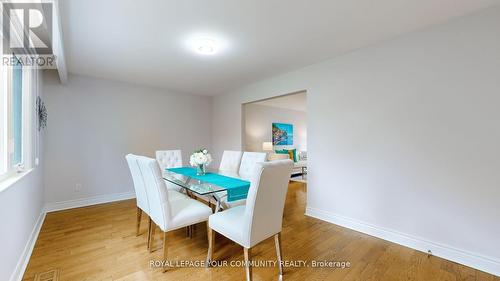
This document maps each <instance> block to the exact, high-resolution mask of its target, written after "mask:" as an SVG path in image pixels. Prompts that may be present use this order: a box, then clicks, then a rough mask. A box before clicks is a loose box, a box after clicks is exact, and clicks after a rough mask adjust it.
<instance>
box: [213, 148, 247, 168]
mask: <svg viewBox="0 0 500 281" xmlns="http://www.w3.org/2000/svg"><path fill="white" fill-rule="evenodd" d="M242 154H243V153H242V152H241V151H232V150H224V153H223V154H222V160H221V162H220V166H219V171H221V172H229V173H237V172H238V168H239V167H240V162H241V155H242Z"/></svg>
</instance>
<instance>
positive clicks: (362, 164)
mask: <svg viewBox="0 0 500 281" xmlns="http://www.w3.org/2000/svg"><path fill="white" fill-rule="evenodd" d="M498 26H500V8H494V9H493V8H492V9H489V10H486V11H482V12H480V13H477V14H473V15H471V16H467V17H464V18H460V19H456V20H454V21H452V22H448V23H445V24H443V25H440V26H436V27H433V28H430V29H427V30H423V31H420V32H415V33H411V34H408V35H405V36H401V37H399V38H397V39H395V40H392V41H390V42H385V43H383V44H379V45H376V46H372V47H370V48H365V49H362V50H359V51H356V52H352V53H349V54H347V55H344V56H342V57H339V58H336V59H333V60H330V61H327V62H324V63H320V64H316V65H313V66H310V67H307V68H304V69H301V70H298V71H294V72H291V73H288V74H284V75H282V76H278V77H274V78H272V79H269V80H265V81H261V82H259V83H255V84H252V85H249V86H247V87H243V88H241V89H239V90H236V91H233V92H231V93H228V94H226V95H223V96H218V97H217V98H215V100H214V104H213V106H214V109H213V114H214V117H213V124H212V127H213V134H212V136H213V141H212V142H213V146H214V149H215V151H216V154H220V152H221V151H222V150H223V149H238V148H240V147H241V143H242V133H241V129H242V122H241V116H242V115H241V104H242V103H245V102H251V101H255V100H260V99H263V98H269V97H272V96H277V95H282V94H286V93H291V92H296V91H300V90H307V93H308V117H307V118H308V157H309V158H308V160H309V175H308V206H307V207H308V210H307V212H308V213H309V214H311V215H314V216H316V217H320V218H322V219H325V220H329V221H332V222H335V223H338V224H342V225H345V226H348V227H351V228H354V229H358V230H361V231H364V232H367V233H370V234H372V235H376V236H379V237H382V238H384V239H388V240H391V241H395V242H398V243H401V244H404V245H408V246H410V247H413V248H416V249H419V250H423V251H425V250H427V249H431V250H432V251H433V252H434V254H435V255H438V256H442V257H445V258H448V259H451V260H455V261H457V262H460V263H464V264H468V265H471V266H473V267H476V268H479V269H482V270H485V271H489V272H491V273H496V274H497V275H500V243H498V237H500V224H499V218H500V207H499V206H500V205H499V201H498V198H500V188H499V186H500V173H499V172H498V171H500V149H499V143H500V126H499V124H500V110H499V104H500V95H499V93H500V78H499V77H500V36H498V28H496V27H498Z"/></svg>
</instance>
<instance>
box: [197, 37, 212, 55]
mask: <svg viewBox="0 0 500 281" xmlns="http://www.w3.org/2000/svg"><path fill="white" fill-rule="evenodd" d="M195 51H196V52H198V53H199V54H201V55H213V54H215V53H216V52H217V42H216V41H215V40H213V39H209V38H201V39H199V40H198V42H197V43H196V44H195Z"/></svg>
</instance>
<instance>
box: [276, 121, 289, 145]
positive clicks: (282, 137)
mask: <svg viewBox="0 0 500 281" xmlns="http://www.w3.org/2000/svg"><path fill="white" fill-rule="evenodd" d="M292 144H293V125H292V124H284V123H273V145H292Z"/></svg>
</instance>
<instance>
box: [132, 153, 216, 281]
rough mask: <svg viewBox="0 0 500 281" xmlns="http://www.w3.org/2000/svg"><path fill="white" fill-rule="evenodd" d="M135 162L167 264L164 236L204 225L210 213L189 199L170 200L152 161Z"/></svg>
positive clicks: (156, 167)
mask: <svg viewBox="0 0 500 281" xmlns="http://www.w3.org/2000/svg"><path fill="white" fill-rule="evenodd" d="M138 162H139V168H140V170H141V172H142V175H143V177H144V183H145V186H146V190H147V191H148V192H147V196H148V202H149V207H150V218H151V219H152V220H153V222H154V223H155V224H156V225H157V226H158V227H159V228H160V229H161V230H162V231H163V259H164V260H166V259H167V249H168V247H167V245H168V244H167V232H168V231H172V230H176V229H179V228H182V227H186V226H190V225H194V224H197V223H200V222H204V221H206V220H207V219H208V216H210V214H212V210H211V209H210V207H208V206H207V205H205V204H203V203H201V202H199V201H197V200H194V199H191V198H188V197H184V198H181V199H177V200H171V199H170V198H169V195H170V193H169V192H168V191H167V188H166V186H165V182H164V181H163V178H162V173H161V171H160V168H159V166H158V163H157V162H156V161H155V159H151V158H146V157H141V158H140V159H139V160H138ZM154 230H155V227H154V226H153V227H152V228H151V231H150V239H149V243H150V245H149V250H150V251H152V250H153V246H154V232H155V231H154ZM166 270H167V268H164V272H165V271H166Z"/></svg>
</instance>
